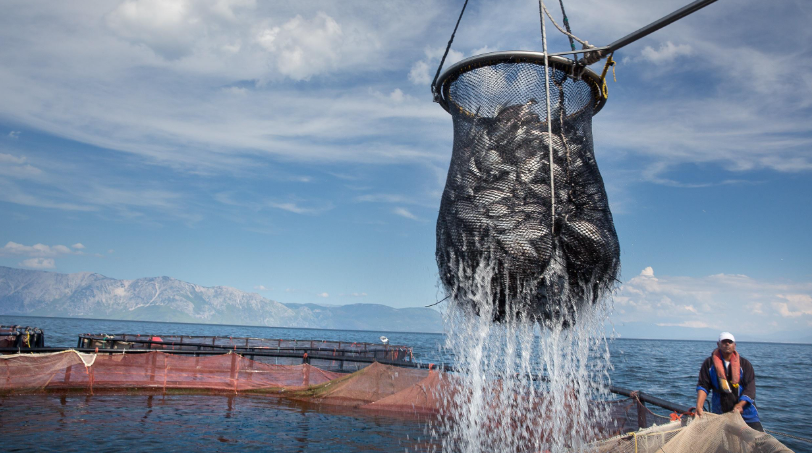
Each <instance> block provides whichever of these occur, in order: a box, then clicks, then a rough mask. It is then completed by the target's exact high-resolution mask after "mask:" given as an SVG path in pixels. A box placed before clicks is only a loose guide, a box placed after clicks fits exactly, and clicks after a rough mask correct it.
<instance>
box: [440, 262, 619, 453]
mask: <svg viewBox="0 0 812 453" xmlns="http://www.w3.org/2000/svg"><path fill="white" fill-rule="evenodd" d="M494 267H495V266H493V265H491V264H489V263H485V262H483V263H480V264H479V265H478V267H477V268H475V269H466V268H465V266H464V265H459V266H458V268H457V269H456V271H457V272H459V273H460V278H459V280H458V281H460V282H467V283H463V285H464V286H465V287H464V288H455V289H454V290H453V291H452V294H451V298H450V299H451V302H450V305H449V307H448V310H447V311H446V314H445V323H446V332H447V335H446V338H447V339H446V344H445V348H446V350H447V351H448V352H449V353H451V354H453V355H454V367H455V372H454V373H446V374H444V375H443V378H444V379H445V381H446V382H445V384H446V385H443V386H441V387H440V388H441V390H440V392H441V395H439V396H440V398H441V399H442V401H443V408H442V411H441V415H440V418H439V422H438V423H439V430H438V431H439V432H441V433H442V435H438V437H441V442H442V445H443V450H444V451H449V452H466V453H468V452H471V453H473V452H492V451H500V452H501V451H509V452H520V451H532V452H538V451H553V452H557V451H564V450H572V451H583V450H587V449H588V443H589V442H590V441H592V440H594V439H596V438H597V437H598V436H599V435H600V434H601V429H602V427H604V426H607V425H608V424H609V423H610V421H609V416H608V410H607V409H606V407H605V406H602V405H601V404H600V403H598V401H599V400H602V399H606V396H608V395H607V392H608V390H607V389H608V383H609V382H608V381H609V375H608V371H609V369H610V367H611V365H610V363H609V352H608V347H607V344H606V339H605V334H604V321H605V320H606V318H607V312H608V308H607V305H608V304H606V303H605V302H604V301H602V300H599V302H598V303H595V304H574V303H568V302H572V301H570V300H568V298H570V297H584V294H585V292H587V295H586V297H591V296H592V295H591V294H588V292H589V288H588V286H589V285H585V286H587V287H586V288H577V289H575V290H571V289H570V288H569V287H568V285H567V284H566V280H563V281H564V284H563V287H562V288H561V291H560V296H558V297H560V298H561V300H555V299H557V298H558V297H555V298H553V300H550V302H555V303H559V304H561V305H560V306H569V307H572V309H571V311H565V312H564V313H563V314H562V317H560V318H558V319H554V320H549V319H547V320H538V318H536V317H531V315H527V314H524V313H526V312H523V311H522V310H521V307H523V306H526V303H527V301H528V300H529V299H530V298H532V297H536V296H534V294H533V291H531V290H528V289H519V290H518V292H517V293H516V294H507V295H506V296H507V300H508V302H509V304H510V305H511V306H512V307H518V309H517V310H508V311H507V316H506V318H505V319H504V321H503V322H501V323H493V322H492V316H491V313H490V310H494V304H493V303H492V300H493V299H494V297H495V294H498V293H500V292H501V293H504V292H506V291H507V290H506V288H504V287H500V288H495V287H493V286H492V285H493V282H494V281H495V279H493V275H494V272H495V270H494ZM560 272H561V269H557V268H556V267H553V266H551V269H550V270H549V273H548V274H549V275H546V276H545V278H548V279H549V278H554V277H556V275H555V274H556V273H558V275H561V273H560ZM548 281H551V280H548ZM529 287H537V286H532V285H531V286H528V287H525V288H529ZM575 295H578V296H575ZM597 299H601V298H600V297H598V298H597ZM587 300H590V299H587ZM593 300H594V299H593ZM574 307H579V308H578V309H577V310H576V309H575V308H574ZM435 432H436V431H435Z"/></svg>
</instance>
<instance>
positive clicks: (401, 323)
mask: <svg viewBox="0 0 812 453" xmlns="http://www.w3.org/2000/svg"><path fill="white" fill-rule="evenodd" d="M0 314H2V315H27V316H55V317H68V318H99V319H122V320H137V321H165V322H190V323H201V324H237V325H252V326H257V325H258V326H271V327H307V328H318V329H344V330H347V329H349V330H383V331H399V332H441V331H442V319H441V315H440V313H438V312H437V311H436V310H432V309H430V308H401V309H397V308H392V307H388V306H386V305H377V304H354V305H344V306H322V305H316V304H283V303H280V302H276V301H273V300H270V299H266V298H264V297H262V296H260V295H259V294H255V293H247V292H244V291H240V290H238V289H235V288H229V287H227V286H215V287H205V286H200V285H195V284H193V283H187V282H184V281H180V280H176V279H174V278H170V277H154V278H139V279H137V280H117V279H114V278H109V277H105V276H104V275H100V274H94V273H89V272H81V273H76V274H58V273H54V272H44V271H32V270H24V269H14V268H10V267H3V266H0Z"/></svg>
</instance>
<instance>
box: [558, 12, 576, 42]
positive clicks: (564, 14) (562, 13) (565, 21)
mask: <svg viewBox="0 0 812 453" xmlns="http://www.w3.org/2000/svg"><path fill="white" fill-rule="evenodd" d="M558 4H559V5H561V15H562V16H564V27H565V28H566V29H567V32H568V33H572V30H571V29H570V21H569V19H567V12H566V11H564V0H558ZM567 38H569V40H570V48H572V50H575V41H574V40H573V39H572V36H567Z"/></svg>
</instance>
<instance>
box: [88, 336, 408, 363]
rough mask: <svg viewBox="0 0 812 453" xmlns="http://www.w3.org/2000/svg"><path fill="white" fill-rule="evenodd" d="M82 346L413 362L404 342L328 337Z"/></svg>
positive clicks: (283, 359) (151, 339)
mask: <svg viewBox="0 0 812 453" xmlns="http://www.w3.org/2000/svg"><path fill="white" fill-rule="evenodd" d="M77 347H78V348H79V349H88V348H89V349H95V348H98V349H110V350H158V351H164V352H175V351H183V352H193V351H199V352H207V351H208V352H219V353H223V352H228V351H233V352H235V353H238V354H240V355H243V356H246V357H249V358H250V359H252V360H256V361H259V362H263V363H272V364H275V365H297V364H301V363H308V364H311V365H314V366H317V367H319V368H321V369H326V370H333V371H342V372H346V371H356V370H359V369H361V368H364V367H366V366H368V365H369V364H370V363H372V362H374V361H379V362H385V363H392V364H398V363H412V362H413V361H414V355H413V353H412V348H410V347H408V346H403V345H391V344H376V343H363V342H352V341H328V340H289V339H269V338H250V337H224V336H195V335H143V334H115V335H106V334H83V335H79V341H78V344H77Z"/></svg>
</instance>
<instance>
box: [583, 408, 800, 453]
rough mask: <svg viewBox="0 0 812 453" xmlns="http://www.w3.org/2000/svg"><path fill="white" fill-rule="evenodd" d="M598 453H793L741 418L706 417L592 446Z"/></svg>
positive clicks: (731, 413)
mask: <svg viewBox="0 0 812 453" xmlns="http://www.w3.org/2000/svg"><path fill="white" fill-rule="evenodd" d="M592 446H593V447H594V451H595V452H596V453H608V452H620V453H625V452H628V453H660V452H661V453H716V452H737V453H779V452H792V450H790V449H789V448H787V446H786V445H784V444H782V443H781V442H779V441H778V440H777V439H776V438H774V437H773V436H771V435H769V434H766V433H763V432H759V431H756V430H754V429H752V428H750V427H749V426H747V424H746V423H745V422H744V420H743V419H742V417H741V415H739V414H738V413H736V412H728V413H727V414H724V415H716V414H710V413H705V415H703V416H702V417H701V418H695V419H693V420H691V421H690V423H688V424H687V426H685V422H680V421H674V422H671V423H667V424H664V425H660V426H653V427H651V428H647V429H642V430H640V431H636V432H632V433H628V434H626V435H622V436H617V437H614V438H611V439H607V440H603V441H600V442H596V443H594V444H593V445H592Z"/></svg>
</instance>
